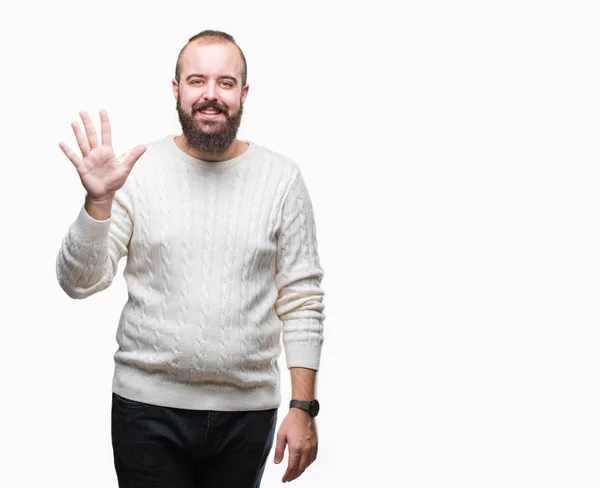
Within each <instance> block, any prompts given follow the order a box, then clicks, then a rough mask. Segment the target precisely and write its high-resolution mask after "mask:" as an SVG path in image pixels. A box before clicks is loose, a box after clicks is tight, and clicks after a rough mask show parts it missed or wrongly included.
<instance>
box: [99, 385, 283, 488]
mask: <svg viewBox="0 0 600 488" xmlns="http://www.w3.org/2000/svg"><path fill="white" fill-rule="evenodd" d="M111 420H112V422H111V435H112V445H113V454H114V461H115V470H116V472H117V479H118V481H119V487H120V488H258V487H259V486H260V481H261V478H262V475H263V471H264V468H265V464H266V461H267V457H268V455H269V452H270V450H271V447H272V446H273V440H274V437H275V427H276V423H277V409H276V408H274V409H270V410H258V411H247V412H221V411H218V412H217V411H213V410H184V409H179V408H170V407H160V406H157V405H149V404H147V403H140V402H137V401H134V400H129V399H126V398H123V397H120V396H119V395H117V394H115V393H113V396H112V419H111Z"/></svg>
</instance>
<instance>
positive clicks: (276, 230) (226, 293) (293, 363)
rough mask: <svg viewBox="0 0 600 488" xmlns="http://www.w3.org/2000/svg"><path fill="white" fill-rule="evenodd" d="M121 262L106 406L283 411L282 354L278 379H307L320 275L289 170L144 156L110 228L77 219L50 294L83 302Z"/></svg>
mask: <svg viewBox="0 0 600 488" xmlns="http://www.w3.org/2000/svg"><path fill="white" fill-rule="evenodd" d="M126 154H127V153H125V154H124V155H122V156H121V158H123V157H124V156H125V155H126ZM124 256H127V262H126V266H125V269H124V273H123V274H124V277H125V281H126V283H127V289H128V296H129V298H128V301H127V303H126V304H125V306H124V308H123V311H122V313H121V317H120V321H119V324H118V329H117V333H116V340H117V343H118V346H119V348H118V350H117V352H116V353H115V355H114V359H115V371H114V378H113V387H112V389H113V391H114V392H115V393H117V394H119V395H121V396H124V397H126V398H130V399H133V400H138V401H142V402H145V403H151V404H155V405H163V406H169V407H177V408H187V409H194V410H223V411H240V410H264V409H269V408H275V407H279V405H280V404H281V394H280V383H279V380H280V372H279V368H278V366H277V358H278V357H279V356H280V354H281V344H282V343H283V346H284V351H285V358H286V363H287V367H288V368H291V367H304V368H312V369H316V370H317V369H319V360H320V355H321V347H322V344H323V326H322V324H323V320H324V318H325V315H324V313H323V310H324V305H323V296H324V293H323V291H322V289H321V287H320V283H321V279H322V277H323V270H322V268H321V266H320V262H319V256H318V251H317V238H316V232H315V222H314V214H313V208H312V205H311V201H310V196H309V192H308V189H307V187H306V184H305V182H304V179H303V177H302V174H301V172H300V170H299V168H298V166H297V165H296V163H294V162H293V161H291V160H290V159H289V158H286V157H285V156H282V155H280V154H278V153H275V152H273V151H270V150H269V149H266V148H264V147H261V146H258V145H256V144H254V143H252V142H249V147H248V149H247V150H246V151H245V152H244V153H243V154H241V155H240V156H238V157H236V158H234V159H231V160H229V161H225V162H217V163H213V162H207V161H201V160H198V159H195V158H193V157H191V156H189V155H188V154H186V153H185V152H183V151H181V150H180V149H179V148H178V147H177V145H176V144H175V142H174V136H172V135H171V136H168V137H166V138H164V139H161V140H158V141H155V142H153V143H150V144H147V151H146V153H145V154H144V155H142V157H141V158H140V160H139V161H138V162H137V163H136V165H135V166H134V168H133V170H132V172H131V174H130V175H129V177H128V179H127V181H126V183H125V185H124V186H123V187H122V188H121V189H120V190H119V191H117V193H116V195H115V199H114V202H113V206H112V211H111V216H110V218H109V219H108V220H105V221H98V220H95V219H93V218H92V217H90V216H89V215H88V214H87V212H86V211H85V208H84V207H83V206H82V207H81V209H80V212H79V215H78V216H77V218H76V220H75V221H74V222H73V224H72V225H71V226H70V227H69V230H68V232H67V234H66V236H65V238H64V240H63V242H62V245H61V248H60V250H59V252H58V256H57V260H56V273H57V277H58V282H59V284H60V286H61V287H62V289H63V290H64V291H65V292H66V293H67V295H69V296H70V297H72V298H79V299H81V298H86V297H88V296H90V295H93V294H94V293H97V292H99V291H101V290H104V289H106V288H107V287H108V286H109V285H110V284H111V283H112V281H113V279H114V277H115V274H116V272H117V270H118V263H119V260H120V259H121V258H122V257H124Z"/></svg>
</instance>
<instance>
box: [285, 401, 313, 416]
mask: <svg viewBox="0 0 600 488" xmlns="http://www.w3.org/2000/svg"><path fill="white" fill-rule="evenodd" d="M290 408H299V409H301V410H306V411H307V412H308V413H309V414H310V416H311V417H316V416H317V414H318V413H319V408H320V405H319V400H311V401H307V400H306V401H305V400H290Z"/></svg>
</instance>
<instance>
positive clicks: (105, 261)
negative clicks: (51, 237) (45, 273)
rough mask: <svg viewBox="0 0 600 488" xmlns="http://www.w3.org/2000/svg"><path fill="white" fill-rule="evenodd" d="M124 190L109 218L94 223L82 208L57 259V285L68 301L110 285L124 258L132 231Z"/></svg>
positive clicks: (129, 204) (117, 197) (114, 201)
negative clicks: (120, 261)
mask: <svg viewBox="0 0 600 488" xmlns="http://www.w3.org/2000/svg"><path fill="white" fill-rule="evenodd" d="M127 186H128V185H127V183H126V185H125V186H123V188H121V189H120V190H118V191H117V192H116V193H115V197H114V199H113V203H112V208H111V216H110V217H109V218H108V219H107V220H96V219H94V218H92V217H90V215H89V214H88V213H87V212H86V210H85V205H82V207H81V210H80V212H79V215H78V216H77V219H76V220H75V222H73V223H72V224H71V226H70V227H69V230H68V231H67V234H66V236H65V237H64V239H63V241H62V245H61V247H60V249H59V251H58V256H57V258H56V276H57V278H58V283H59V284H60V286H61V288H62V289H63V290H64V291H65V293H66V294H67V295H68V296H70V297H71V298H79V299H81V298H87V297H89V296H90V295H93V294H95V293H98V292H99V291H102V290H104V289H106V288H108V286H109V285H110V284H111V283H112V281H113V279H114V277H115V275H116V273H117V269H118V263H119V260H120V259H121V258H122V257H123V256H125V255H126V254H127V247H128V245H129V241H130V239H131V234H132V231H133V219H132V215H133V209H132V204H131V200H132V197H131V195H130V194H129V193H128V192H127V191H126V190H125V188H126V187H127Z"/></svg>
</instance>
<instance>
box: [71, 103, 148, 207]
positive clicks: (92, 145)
mask: <svg viewBox="0 0 600 488" xmlns="http://www.w3.org/2000/svg"><path fill="white" fill-rule="evenodd" d="M81 119H82V120H83V124H84V127H85V135H84V134H83V133H82V131H81V129H80V128H79V125H78V124H77V122H74V123H73V124H71V127H72V128H73V132H74V133H75V137H76V139H77V144H78V146H79V149H80V150H81V155H82V156H83V160H82V159H80V158H79V157H78V156H77V155H76V154H75V153H74V152H73V151H71V149H69V147H68V146H67V145H66V144H64V143H62V142H61V143H60V144H59V146H60V148H61V149H62V150H63V152H64V153H65V154H66V156H67V157H68V158H69V159H70V160H71V162H72V163H73V165H74V166H75V168H76V169H77V173H78V174H79V177H80V179H81V183H82V184H83V187H84V188H85V190H86V191H87V194H88V196H89V197H90V198H91V199H93V200H101V199H104V198H107V197H111V196H112V195H114V193H115V192H116V191H117V190H118V189H119V188H121V187H122V186H123V185H124V184H125V181H126V180H127V177H128V176H129V173H130V172H131V169H132V168H133V165H134V164H135V163H136V161H137V160H138V159H139V158H140V156H141V155H142V154H144V152H145V151H146V148H145V147H144V146H137V147H136V148H134V149H133V150H132V151H131V152H130V153H129V155H128V156H127V157H126V158H125V160H124V161H123V162H120V161H119V160H118V159H117V158H116V157H115V153H114V151H113V148H112V138H111V131H110V122H109V120H108V115H107V114H106V112H105V111H101V112H100V120H101V124H102V144H98V138H97V136H96V132H95V130H94V125H93V124H92V121H91V120H90V118H89V116H88V115H87V113H85V112H81Z"/></svg>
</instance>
